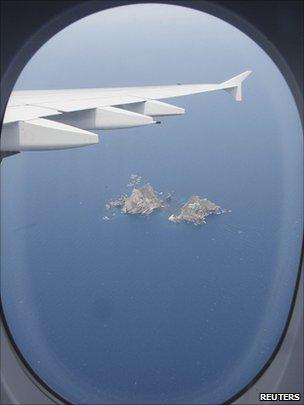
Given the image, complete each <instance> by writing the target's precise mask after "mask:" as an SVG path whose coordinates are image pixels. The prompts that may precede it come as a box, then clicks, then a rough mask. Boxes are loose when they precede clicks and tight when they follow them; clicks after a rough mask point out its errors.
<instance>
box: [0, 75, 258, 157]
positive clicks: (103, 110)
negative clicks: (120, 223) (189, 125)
mask: <svg viewBox="0 0 304 405" xmlns="http://www.w3.org/2000/svg"><path fill="white" fill-rule="evenodd" d="M250 73H251V72H250V71H246V72H244V73H242V74H240V75H238V76H235V77H234V78H232V79H230V80H228V81H226V82H223V83H219V84H185V85H172V86H146V87H123V88H104V89H79V90H45V91H42V90H36V91H15V92H13V93H12V95H11V97H10V100H9V102H8V106H7V109H6V112H5V116H4V121H3V127H2V133H1V151H5V152H6V151H8V152H13V151H24V150H46V149H64V148H72V147H79V146H86V145H91V144H94V143H97V142H98V135H96V134H94V133H92V132H89V131H88V130H99V129H116V128H128V127H135V126H141V125H150V124H155V123H157V121H156V120H155V118H156V117H161V116H167V115H179V114H183V113H184V109H183V108H180V107H176V106H173V105H170V104H166V103H163V102H160V101H158V100H160V99H165V98H172V97H179V96H185V95H189V94H196V93H203V92H207V91H215V90H226V91H228V92H229V93H231V94H232V95H233V97H234V98H235V100H237V101H240V100H241V99H242V94H241V85H242V81H243V80H244V79H245V78H246V77H247V76H248V75H249V74H250Z"/></svg>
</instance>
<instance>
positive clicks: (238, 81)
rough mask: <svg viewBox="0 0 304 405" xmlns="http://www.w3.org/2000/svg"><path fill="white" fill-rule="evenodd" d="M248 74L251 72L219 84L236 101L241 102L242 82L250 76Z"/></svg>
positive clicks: (249, 71)
mask: <svg viewBox="0 0 304 405" xmlns="http://www.w3.org/2000/svg"><path fill="white" fill-rule="evenodd" d="M250 73H251V70H247V71H246V72H243V73H241V74H240V75H237V76H234V77H233V78H232V79H229V80H227V81H226V82H223V83H221V86H222V89H223V90H225V91H227V92H228V93H230V94H231V95H232V96H233V97H234V99H235V100H236V101H242V82H243V80H245V79H246V77H247V76H249V75H250Z"/></svg>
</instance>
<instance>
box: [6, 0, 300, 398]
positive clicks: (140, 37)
mask: <svg viewBox="0 0 304 405" xmlns="http://www.w3.org/2000/svg"><path fill="white" fill-rule="evenodd" d="M247 70H250V71H252V74H251V75H250V76H249V77H248V78H247V79H246V81H245V82H244V83H243V100H242V102H235V100H234V99H233V97H231V94H229V92H225V91H214V92H208V93H204V94H198V95H190V96H187V97H181V98H177V99H170V98H169V99H168V100H167V99H164V102H165V103H167V102H168V103H170V104H174V105H176V106H178V107H180V108H185V110H186V112H185V114H183V115H182V114H180V115H178V116H175V117H168V118H166V117H165V118H164V117H160V118H158V117H157V118H156V119H155V120H157V121H161V124H160V125H146V126H139V127H134V128H127V129H119V130H111V129H110V130H100V131H99V132H98V134H99V137H100V142H99V143H98V144H96V145H92V146H88V147H86V148H75V149H65V150H53V151H34V152H21V153H19V154H17V155H14V156H11V157H8V158H6V159H4V160H3V162H2V164H1V208H2V209H1V228H2V229H1V232H2V238H1V296H2V303H3V309H4V315H5V318H6V322H7V324H8V327H9V329H10V331H11V334H12V336H13V338H14V341H15V343H16V345H17V346H18V348H19V349H20V351H21V353H22V355H23V356H24V358H25V360H26V361H27V362H28V364H29V365H30V367H31V368H32V369H33V370H34V372H35V373H36V374H37V375H38V376H39V377H40V378H41V379H42V380H43V381H44V382H45V383H46V384H47V385H48V386H49V387H50V388H51V389H52V390H54V391H55V392H57V393H58V395H60V396H61V397H62V398H65V399H66V400H67V401H69V402H71V403H77V404H100V403H107V404H110V403H113V404H114V403H128V404H130V403H140V404H147V403H170V404H176V403H179V404H182V403H184V404H186V403H187V404H189V403H192V404H195V403H197V404H202V403H203V404H211V403H222V402H224V401H227V400H229V398H231V397H232V396H234V395H235V394H237V393H238V392H239V391H240V390H242V389H243V388H244V387H245V386H246V385H247V384H248V383H249V382H250V381H252V379H253V378H254V377H255V376H256V375H257V373H258V372H259V371H260V370H261V369H262V368H263V367H264V365H265V364H266V362H267V361H268V359H269V358H270V356H271V354H272V353H273V351H274V350H275V348H276V345H277V343H278V341H279V339H280V337H281V335H282V331H283V329H284V326H285V323H286V320H287V316H288V312H289V309H290V304H291V300H292V296H293V292H294V287H295V283H296V278H297V271H298V265H299V257H300V250H301V232H302V226H303V218H302V213H301V207H302V199H301V198H302V197H301V196H302V177H301V176H302V174H301V167H302V130H301V123H300V119H299V115H298V112H297V108H296V104H295V102H294V99H293V97H292V95H291V92H290V90H289V88H288V85H287V84H286V82H285V80H284V78H283V76H282V74H281V73H280V71H279V69H278V68H277V67H276V65H275V64H274V63H273V61H272V60H271V59H270V58H269V57H268V56H267V54H266V53H265V52H264V51H263V50H262V49H261V48H260V47H259V46H258V45H257V44H256V43H255V42H254V41H253V40H251V39H250V38H249V37H247V36H246V35H245V34H243V33H242V32H241V31H239V30H238V29H236V28H234V27H233V26H232V25H230V24H228V23H226V22H224V21H222V20H220V19H218V18H215V17H213V16H211V15H209V14H205V13H202V12H199V11H195V10H192V9H187V8H183V7H177V6H171V5H164V4H157V5H155V4H140V5H130V6H124V7H117V8H113V9H110V10H107V11H103V12H99V13H96V14H93V15H90V16H89V17H86V18H83V19H81V20H79V21H77V22H76V23H74V24H72V25H70V26H69V27H67V28H65V29H64V30H62V31H61V32H59V33H58V34H57V35H55V36H54V37H53V38H52V39H51V40H49V41H48V42H47V43H46V44H45V45H44V46H43V47H42V48H41V49H40V50H39V51H38V52H37V53H36V54H35V55H34V57H33V58H32V59H31V60H30V61H29V63H28V64H27V66H26V67H25V68H24V70H23V72H22V74H21V75H20V77H19V79H18V81H17V83H16V86H15V90H46V89H79V88H104V87H125V86H127V87H130V86H132V87H134V86H144V85H171V84H172V85H176V84H177V83H182V84H190V83H222V82H225V81H226V80H228V79H229V78H231V77H233V76H236V75H238V74H239V73H241V72H244V71H247ZM137 97H138V95H137ZM133 106H134V104H133ZM122 107H123V106H122ZM134 108H135V110H133V112H134V111H135V112H136V111H137V112H138V111H139V110H136V108H137V106H135V107H134ZM138 108H139V107H138ZM112 111H113V110H112ZM134 189H136V190H137V192H138V193H139V194H140V193H141V194H140V195H139V194H137V197H138V196H139V197H138V198H139V199H140V201H141V202H142V205H141V207H140V209H138V206H137V205H136V204H135V203H134V201H131V196H132V195H133V197H134V194H133V192H134ZM138 190H140V191H138ZM145 198H148V200H149V204H150V205H149V204H148V205H149V207H148V206H147V205H143V204H144V203H143V201H144V199H145ZM191 198H192V199H191ZM204 199H207V200H204ZM151 201H152V203H153V204H154V205H153V204H152V203H151ZM212 203H214V205H212ZM134 204H135V205H134ZM151 204H152V205H153V207H152V208H151ZM158 204H159V206H157V205H158ZM185 204H188V205H187V206H186V207H185ZM189 205H190V208H189ZM199 206H200V210H199V209H198V208H197V210H196V211H195V215H198V216H194V217H193V216H191V215H193V211H191V209H193V207H199ZM183 208H184V211H183V210H182V209H183ZM189 212H190V213H189ZM212 213H222V215H208V214H212ZM141 214H143V215H141ZM187 215H188V216H187ZM189 215H190V217H189ZM207 215H208V216H207ZM169 219H170V220H169ZM185 219H186V221H184V220H185Z"/></svg>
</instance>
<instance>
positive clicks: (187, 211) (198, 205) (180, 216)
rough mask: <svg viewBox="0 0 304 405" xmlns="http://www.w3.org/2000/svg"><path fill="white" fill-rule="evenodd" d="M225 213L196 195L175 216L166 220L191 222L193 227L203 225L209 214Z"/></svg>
mask: <svg viewBox="0 0 304 405" xmlns="http://www.w3.org/2000/svg"><path fill="white" fill-rule="evenodd" d="M223 212H225V210H224V209H222V208H221V207H220V206H218V205H216V204H214V203H213V202H212V201H209V200H207V198H201V197H199V196H197V195H194V196H192V197H190V199H189V200H188V201H187V202H186V203H185V204H184V205H182V207H181V208H180V210H179V212H178V213H177V214H172V215H171V216H170V217H169V218H168V219H169V221H172V222H177V223H178V222H192V223H194V225H200V224H205V223H206V221H205V219H206V217H207V216H208V215H210V214H217V215H219V214H222V213H223Z"/></svg>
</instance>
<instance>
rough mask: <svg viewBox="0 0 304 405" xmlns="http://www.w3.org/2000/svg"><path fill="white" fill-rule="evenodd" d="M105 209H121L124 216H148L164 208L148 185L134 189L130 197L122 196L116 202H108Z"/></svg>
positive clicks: (156, 194)
mask: <svg viewBox="0 0 304 405" xmlns="http://www.w3.org/2000/svg"><path fill="white" fill-rule="evenodd" d="M106 207H107V208H108V209H110V208H121V212H123V213H124V214H140V215H149V214H151V213H152V212H153V211H155V210H159V209H161V208H163V207H164V204H163V201H162V200H161V199H160V197H159V195H158V193H157V192H156V191H155V190H154V189H153V187H152V186H151V185H150V184H149V183H148V184H145V185H144V186H143V187H141V188H134V189H133V191H132V193H131V195H130V196H127V195H126V194H123V195H122V196H121V197H119V198H118V199H116V200H112V201H110V202H109V203H108V204H107V205H106Z"/></svg>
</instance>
